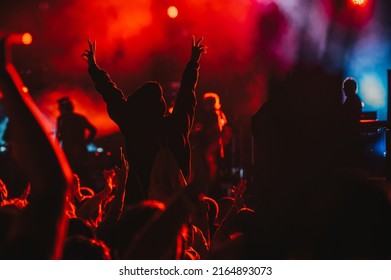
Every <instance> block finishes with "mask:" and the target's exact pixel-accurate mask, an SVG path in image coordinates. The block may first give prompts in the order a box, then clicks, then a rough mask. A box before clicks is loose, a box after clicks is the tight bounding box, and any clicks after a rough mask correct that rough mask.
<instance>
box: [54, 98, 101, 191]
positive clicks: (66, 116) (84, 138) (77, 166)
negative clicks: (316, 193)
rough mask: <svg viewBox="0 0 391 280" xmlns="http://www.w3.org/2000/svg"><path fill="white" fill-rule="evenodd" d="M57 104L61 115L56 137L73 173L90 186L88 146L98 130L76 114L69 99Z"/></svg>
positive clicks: (61, 100)
mask: <svg viewBox="0 0 391 280" xmlns="http://www.w3.org/2000/svg"><path fill="white" fill-rule="evenodd" d="M57 103H58V110H59V111H60V115H59V117H58V118H57V132H56V137H57V139H58V140H59V142H60V143H61V147H62V149H63V150H64V153H65V155H66V157H67V159H68V162H69V164H70V166H71V168H72V171H73V172H74V173H76V174H78V176H79V177H80V180H81V181H82V183H84V184H85V183H86V184H87V185H89V184H91V182H90V179H89V171H88V151H87V145H88V144H90V143H92V141H93V140H94V138H95V135H96V128H95V127H94V126H93V125H92V124H91V123H90V122H89V121H88V120H87V118H86V117H85V116H83V115H80V114H77V113H75V112H74V105H73V103H72V101H71V100H70V99H69V98H68V97H63V98H61V99H59V100H57Z"/></svg>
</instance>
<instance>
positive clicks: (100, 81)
mask: <svg viewBox="0 0 391 280" xmlns="http://www.w3.org/2000/svg"><path fill="white" fill-rule="evenodd" d="M81 56H82V58H83V59H84V60H85V61H86V62H87V64H88V73H89V74H90V76H91V79H92V81H93V82H94V85H95V89H96V90H97V91H98V92H99V93H100V94H101V95H102V97H103V99H104V101H105V102H106V104H107V111H108V113H109V115H110V117H111V118H112V119H113V120H114V121H115V122H116V123H118V122H121V121H122V118H123V117H124V115H123V114H122V112H123V111H124V110H125V101H126V98H125V95H124V94H123V92H122V91H121V90H120V89H119V88H118V87H117V85H116V84H115V83H114V82H113V81H112V80H111V77H110V75H109V74H108V73H107V72H106V71H105V70H103V69H101V68H100V67H99V66H98V64H97V62H96V41H94V43H92V42H91V40H90V39H88V48H87V49H85V50H84V52H83V53H82V55H81Z"/></svg>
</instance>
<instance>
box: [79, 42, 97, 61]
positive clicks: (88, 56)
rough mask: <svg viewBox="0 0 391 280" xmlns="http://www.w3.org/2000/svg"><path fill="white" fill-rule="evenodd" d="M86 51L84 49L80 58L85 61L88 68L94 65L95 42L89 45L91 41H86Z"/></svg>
mask: <svg viewBox="0 0 391 280" xmlns="http://www.w3.org/2000/svg"><path fill="white" fill-rule="evenodd" d="M88 47H89V48H88V49H85V51H84V52H83V53H82V55H81V57H82V58H83V59H84V60H85V61H87V63H88V66H91V65H94V64H96V57H95V53H96V41H95V40H94V43H91V40H90V39H88Z"/></svg>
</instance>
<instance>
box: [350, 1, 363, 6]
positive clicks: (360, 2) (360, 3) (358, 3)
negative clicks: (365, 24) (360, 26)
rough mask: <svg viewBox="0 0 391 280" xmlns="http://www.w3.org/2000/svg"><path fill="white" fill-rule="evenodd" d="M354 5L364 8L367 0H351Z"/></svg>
mask: <svg viewBox="0 0 391 280" xmlns="http://www.w3.org/2000/svg"><path fill="white" fill-rule="evenodd" d="M351 1H352V4H353V5H357V6H362V5H364V4H365V2H366V0H351Z"/></svg>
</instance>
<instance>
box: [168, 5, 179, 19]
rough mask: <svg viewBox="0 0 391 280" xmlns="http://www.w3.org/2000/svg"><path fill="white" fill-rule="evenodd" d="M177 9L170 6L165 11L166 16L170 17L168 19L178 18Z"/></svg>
mask: <svg viewBox="0 0 391 280" xmlns="http://www.w3.org/2000/svg"><path fill="white" fill-rule="evenodd" d="M178 13H179V12H178V8H177V7H175V6H170V7H168V9H167V15H168V16H169V17H170V18H176V17H177V16H178Z"/></svg>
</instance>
